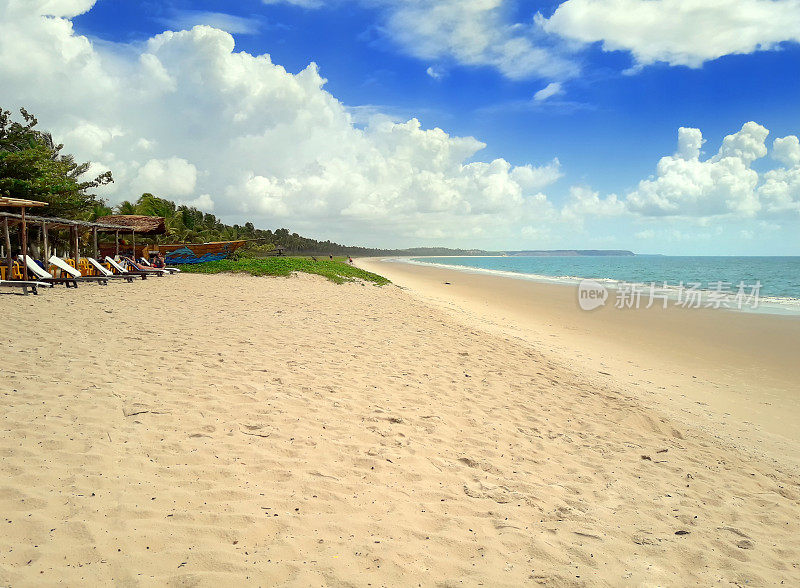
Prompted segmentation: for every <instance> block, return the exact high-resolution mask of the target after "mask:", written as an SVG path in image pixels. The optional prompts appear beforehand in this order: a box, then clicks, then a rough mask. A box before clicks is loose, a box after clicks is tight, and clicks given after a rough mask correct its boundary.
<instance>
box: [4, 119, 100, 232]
mask: <svg viewBox="0 0 800 588" xmlns="http://www.w3.org/2000/svg"><path fill="white" fill-rule="evenodd" d="M20 114H21V115H22V122H15V121H13V120H12V119H11V113H10V112H9V111H7V110H3V109H2V108H0V195H7V196H13V197H14V198H25V199H30V200H39V201H42V202H47V203H48V204H49V206H48V207H47V212H46V215H47V216H61V217H69V218H86V216H87V215H90V214H91V212H92V211H93V210H94V208H95V207H97V206H101V205H102V204H103V203H102V201H101V200H99V199H97V198H96V197H95V196H94V195H92V194H90V193H89V192H88V190H89V189H91V188H97V187H98V186H103V185H105V184H109V183H111V182H113V181H114V179H113V178H112V177H111V172H105V173H103V174H100V175H99V176H97V177H96V178H94V179H92V180H89V181H82V180H81V176H83V175H84V174H85V173H86V171H87V170H88V169H89V165H90V164H89V163H76V162H75V158H74V157H73V156H72V155H69V154H62V153H61V150H62V149H63V148H64V146H63V145H56V144H55V142H54V141H53V137H52V136H51V135H50V133H48V132H44V131H39V130H37V129H36V125H37V124H38V121H37V120H36V118H35V117H34V116H33V115H32V114H30V113H28V111H26V110H25V109H24V108H22V109H20Z"/></svg>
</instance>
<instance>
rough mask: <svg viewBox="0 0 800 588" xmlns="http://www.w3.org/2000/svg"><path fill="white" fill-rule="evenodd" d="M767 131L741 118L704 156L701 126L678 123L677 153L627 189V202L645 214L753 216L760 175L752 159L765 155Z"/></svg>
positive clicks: (757, 202) (635, 210) (636, 210)
mask: <svg viewBox="0 0 800 588" xmlns="http://www.w3.org/2000/svg"><path fill="white" fill-rule="evenodd" d="M768 133H769V131H767V129H765V128H764V127H763V126H761V125H759V124H757V123H755V122H748V123H745V124H744V125H743V126H742V129H741V130H740V131H739V132H737V133H734V134H732V135H728V136H727V137H725V139H724V140H723V142H722V146H721V147H720V149H719V152H718V153H717V154H716V155H715V156H713V157H711V158H709V159H706V160H702V159H701V157H700V155H701V153H700V147H701V145H702V144H703V138H702V134H701V132H700V130H699V129H690V128H684V127H681V128H680V129H679V130H678V149H677V151H676V153H675V155H670V156H667V157H662V158H661V160H660V161H659V162H658V167H657V169H656V175H655V177H653V178H649V179H647V180H642V181H641V182H640V183H639V186H638V188H637V189H636V190H635V191H633V192H632V193H630V194H629V195H628V197H627V204H628V207H629V208H630V209H631V210H632V211H633V212H637V213H639V214H643V215H646V216H694V217H708V216H717V215H724V214H740V215H745V216H752V215H753V214H755V213H756V212H758V210H759V209H760V207H761V205H760V203H759V200H758V196H757V194H756V192H755V189H756V186H757V185H758V181H759V176H758V173H757V172H756V171H755V170H753V169H752V168H751V167H750V165H751V164H752V163H753V161H755V160H756V159H758V158H761V157H764V155H766V153H767V148H766V146H765V144H764V141H765V140H766V138H767V134H768Z"/></svg>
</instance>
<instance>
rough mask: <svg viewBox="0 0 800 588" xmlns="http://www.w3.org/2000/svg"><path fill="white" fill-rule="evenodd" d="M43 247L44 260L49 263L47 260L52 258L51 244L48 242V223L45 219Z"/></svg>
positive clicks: (43, 224)
mask: <svg viewBox="0 0 800 588" xmlns="http://www.w3.org/2000/svg"><path fill="white" fill-rule="evenodd" d="M42 247H43V248H44V252H43V254H42V255H43V257H44V259H43V260H42V261H44V262H45V263H47V260H48V259H50V246H49V244H48V242H47V223H46V222H44V221H42Z"/></svg>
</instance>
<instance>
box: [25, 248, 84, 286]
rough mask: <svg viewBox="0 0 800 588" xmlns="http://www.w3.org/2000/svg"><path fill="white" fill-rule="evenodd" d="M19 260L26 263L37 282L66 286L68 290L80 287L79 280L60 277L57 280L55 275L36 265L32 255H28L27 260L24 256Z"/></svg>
mask: <svg viewBox="0 0 800 588" xmlns="http://www.w3.org/2000/svg"><path fill="white" fill-rule="evenodd" d="M19 260H20V261H23V262H25V264H26V265H27V266H28V271H29V272H31V273H32V274H33V275H34V276H36V281H37V282H45V283H47V284H64V285H65V286H66V287H67V288H70V287H72V288H77V287H78V280H77V279H75V278H74V277H67V278H65V277H63V276H62V277H60V278H55V277H53V274H51V273H50V272H48V271H46V270H44V269H42V267H41V266H40V265H39V264H38V263H36V262H35V261H34V260H33V258H32V257H31V256H30V255H26V256H25V259H22V256H21V255H20V256H19Z"/></svg>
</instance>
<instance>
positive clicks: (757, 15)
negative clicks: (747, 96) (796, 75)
mask: <svg viewBox="0 0 800 588" xmlns="http://www.w3.org/2000/svg"><path fill="white" fill-rule="evenodd" d="M537 22H538V23H539V24H540V25H541V26H542V28H543V29H544V30H546V31H548V32H550V33H555V34H558V35H561V36H563V37H566V38H569V39H573V40H576V41H580V42H583V43H595V42H601V43H602V44H603V48H604V49H605V50H606V51H618V50H624V51H630V52H631V53H632V54H633V56H634V59H635V60H636V63H637V65H639V66H643V65H649V64H652V63H656V62H666V63H668V64H670V65H685V66H689V67H700V66H701V65H702V64H703V63H705V62H706V61H710V60H713V59H717V58H718V57H722V56H723V55H732V54H743V53H753V52H754V51H763V50H767V49H773V48H775V47H776V46H777V45H778V44H779V43H781V42H784V41H791V42H800V2H798V0H715V1H713V2H698V1H697V0H648V1H647V2H643V1H642V0H567V1H566V2H564V3H562V4H561V5H559V6H558V8H557V9H556V11H555V12H554V13H553V15H552V16H551V17H550V18H549V19H546V18H544V17H542V16H538V17H537Z"/></svg>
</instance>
